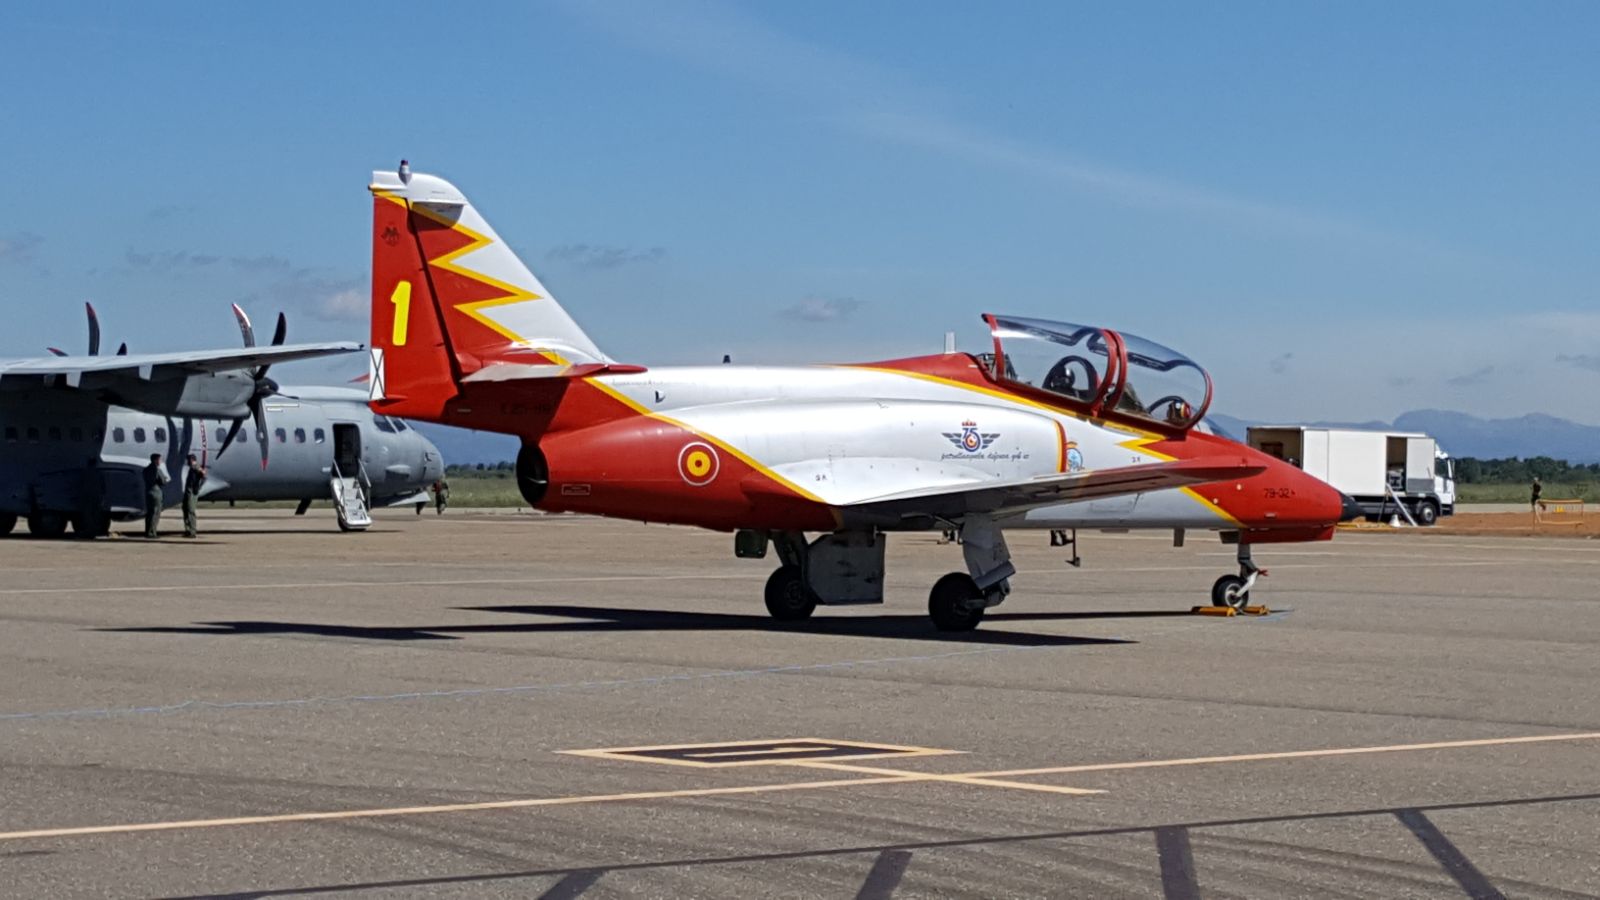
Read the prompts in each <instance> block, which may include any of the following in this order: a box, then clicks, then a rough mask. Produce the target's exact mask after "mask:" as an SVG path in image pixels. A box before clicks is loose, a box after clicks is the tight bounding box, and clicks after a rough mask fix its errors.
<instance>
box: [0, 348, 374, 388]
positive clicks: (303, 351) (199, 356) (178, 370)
mask: <svg viewBox="0 0 1600 900" xmlns="http://www.w3.org/2000/svg"><path fill="white" fill-rule="evenodd" d="M360 349H361V345H360V344H357V343H354V342H351V341H329V342H326V343H320V344H280V345H278V346H275V347H245V348H240V349H238V350H213V351H207V350H202V351H197V352H178V353H131V354H128V355H126V356H51V357H43V358H39V359H18V360H11V361H0V379H8V378H13V377H16V378H22V377H29V378H39V377H43V376H51V375H59V376H66V377H68V378H69V379H71V378H73V377H74V376H77V375H82V374H84V373H89V372H97V373H99V372H106V373H121V372H128V373H132V374H134V375H136V376H137V377H139V378H142V379H145V380H150V379H154V378H159V377H163V376H165V377H176V376H179V375H194V374H199V373H204V372H226V371H230V370H235V369H253V368H255V367H257V366H264V365H269V364H272V363H283V362H292V361H294V360H297V359H313V358H315V357H319V356H331V355H333V354H335V353H354V352H356V351H358V350H360Z"/></svg>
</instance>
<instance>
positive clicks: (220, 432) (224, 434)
mask: <svg viewBox="0 0 1600 900" xmlns="http://www.w3.org/2000/svg"><path fill="white" fill-rule="evenodd" d="M227 440H228V429H226V428H223V427H221V426H220V425H219V426H217V446H218V447H221V446H222V445H223V444H224V443H226V442H227Z"/></svg>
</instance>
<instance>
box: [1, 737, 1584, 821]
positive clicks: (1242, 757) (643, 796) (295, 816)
mask: <svg viewBox="0 0 1600 900" xmlns="http://www.w3.org/2000/svg"><path fill="white" fill-rule="evenodd" d="M1597 739H1600V731H1591V732H1583V733H1578V734H1545V735H1531V736H1526V737H1506V738H1481V739H1476V740H1464V741H1437V742H1433V743H1426V744H1390V745H1382V746H1373V747H1334V748H1328V749H1323V750H1290V751H1285V752H1277V753H1245V754H1238V755H1233V756H1197V757H1189V758H1182V759H1160V760H1138V761H1134V762H1122V763H1091V764H1088V765H1077V766H1046V767H1042V768H1032V769H1004V770H998V771H989V772H955V773H949V774H941V773H932V772H902V771H899V770H896V769H877V768H875V767H868V766H847V764H844V763H830V762H825V761H821V760H818V761H814V762H806V763H804V765H805V766H806V767H809V768H827V769H834V770H844V771H853V772H860V773H862V774H863V776H864V777H861V778H845V779H835V780H828V781H796V782H789V783H779V784H753V785H740V786H736V787H713V788H689V789H685V790H674V791H640V792H634V793H625V794H593V795H588V796H573V797H539V798H527V799H518V800H490V801H485V802H480V803H447V804H439V805H435V806H401V807H391V808H384V809H352V810H338V811H331V812H308V813H284V814H280V815H264V816H238V817H233V818H220V819H187V820H179V821H171V822H138V823H133V824H127V825H89V826H83V827H76V828H38V829H30V830H26V831H8V832H0V841H20V840H39V839H46V838H66V837H85V836H92V835H110V834H136V833H140V832H149V831H179V830H188V829H198V828H224V827H236V826H248V825H275V824H286V823H299V822H336V821H343V820H349V819H375V818H386V817H395V816H417V815H435V814H440V813H465V812H486V811H491V810H507V809H530V808H536V807H546V806H579V805H585V804H598V803H623V802H639V801H650V800H673V799H681V798H689V797H719V796H735V795H748V794H765V793H776V792H781V791H806V790H826V789H829V788H839V787H865V786H869V785H878V784H914V783H927V782H948V783H955V784H965V785H976V786H983V787H1002V788H1007V789H1012V790H1029V791H1041V792H1047V793H1058V794H1073V795H1081V794H1086V793H1097V792H1095V791H1089V790H1086V789H1083V788H1071V787H1061V786H1057V785H1034V784H1026V783H1023V782H1015V781H1007V780H1006V779H1008V778H1014V777H1021V776H1027V775H1059V774H1066V773H1073V772H1112V771H1122V770H1129V769H1153V768H1164V767H1172V766H1197V765H1210V764H1220V763H1240V762H1262V761H1268V760H1283V759H1309V758H1318V757H1338V756H1359V755H1365V754H1375V753H1407V752H1419V751H1428V750H1454V749H1464V748H1471V747H1498V746H1510V745H1520V744H1549V743H1559V742H1570V741H1589V740H1597ZM783 765H788V766H799V765H802V763H801V762H800V761H791V762H787V763H783ZM870 772H882V773H884V774H883V775H881V776H877V775H867V773H870Z"/></svg>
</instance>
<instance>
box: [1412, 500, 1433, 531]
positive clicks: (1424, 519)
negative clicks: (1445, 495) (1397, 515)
mask: <svg viewBox="0 0 1600 900" xmlns="http://www.w3.org/2000/svg"><path fill="white" fill-rule="evenodd" d="M1415 516H1416V519H1417V524H1418V525H1421V526H1423V527H1427V526H1429V525H1432V524H1434V523H1435V522H1438V521H1439V507H1438V506H1435V505H1434V502H1433V501H1432V500H1424V501H1422V502H1421V503H1418V504H1417V508H1416V512H1415Z"/></svg>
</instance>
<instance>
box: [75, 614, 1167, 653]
mask: <svg viewBox="0 0 1600 900" xmlns="http://www.w3.org/2000/svg"><path fill="white" fill-rule="evenodd" d="M455 608H456V609H458V610H461V611H464V612H491V613H506V614H511V615H527V616H552V617H559V618H563V619H571V620H573V621H566V622H508V623H502V624H492V625H438V626H420V625H419V626H411V627H384V626H364V625H331V624H319V623H315V622H197V623H195V624H193V625H187V626H160V625H154V626H136V627H124V628H102V629H97V630H99V631H111V632H138V633H145V634H214V635H275V634H309V635H319V636H323V637H343V638H358V639H363V640H375V641H449V640H459V639H460V638H461V637H464V636H471V635H476V634H572V633H585V632H590V633H599V632H619V631H639V632H674V631H676V632H693V631H700V632H728V631H747V632H786V633H792V634H814V635H830V636H839V637H866V638H897V639H900V640H924V641H943V642H952V643H964V644H991V645H998V646H1016V647H1067V646H1075V645H1104V644H1132V643H1137V641H1133V640H1130V639H1127V638H1109V637H1077V636H1074V635H1065V634H1035V633H1024V632H1014V631H1000V630H998V629H996V628H994V627H992V626H993V625H994V624H997V623H1000V622H1026V621H1056V620H1062V621H1072V620H1079V619H1113V618H1116V619H1120V618H1153V617H1166V616H1187V615H1189V612H1188V611H1183V612H1165V611H1128V612H1062V613H1000V614H996V615H990V616H986V617H985V618H984V622H985V625H984V626H983V627H980V628H978V629H977V630H975V631H967V632H940V631H935V630H934V629H933V626H932V625H931V624H929V622H928V619H927V617H926V616H921V615H914V614H904V615H876V616H819V617H817V618H814V619H808V620H805V621H802V622H777V621H774V620H773V619H771V618H769V617H767V616H763V615H738V614H733V613H704V612H688V611H684V610H658V609H619V608H613V607H597V606H566V605H557V604H550V605H543V604H540V605H521V606H461V607H455Z"/></svg>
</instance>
